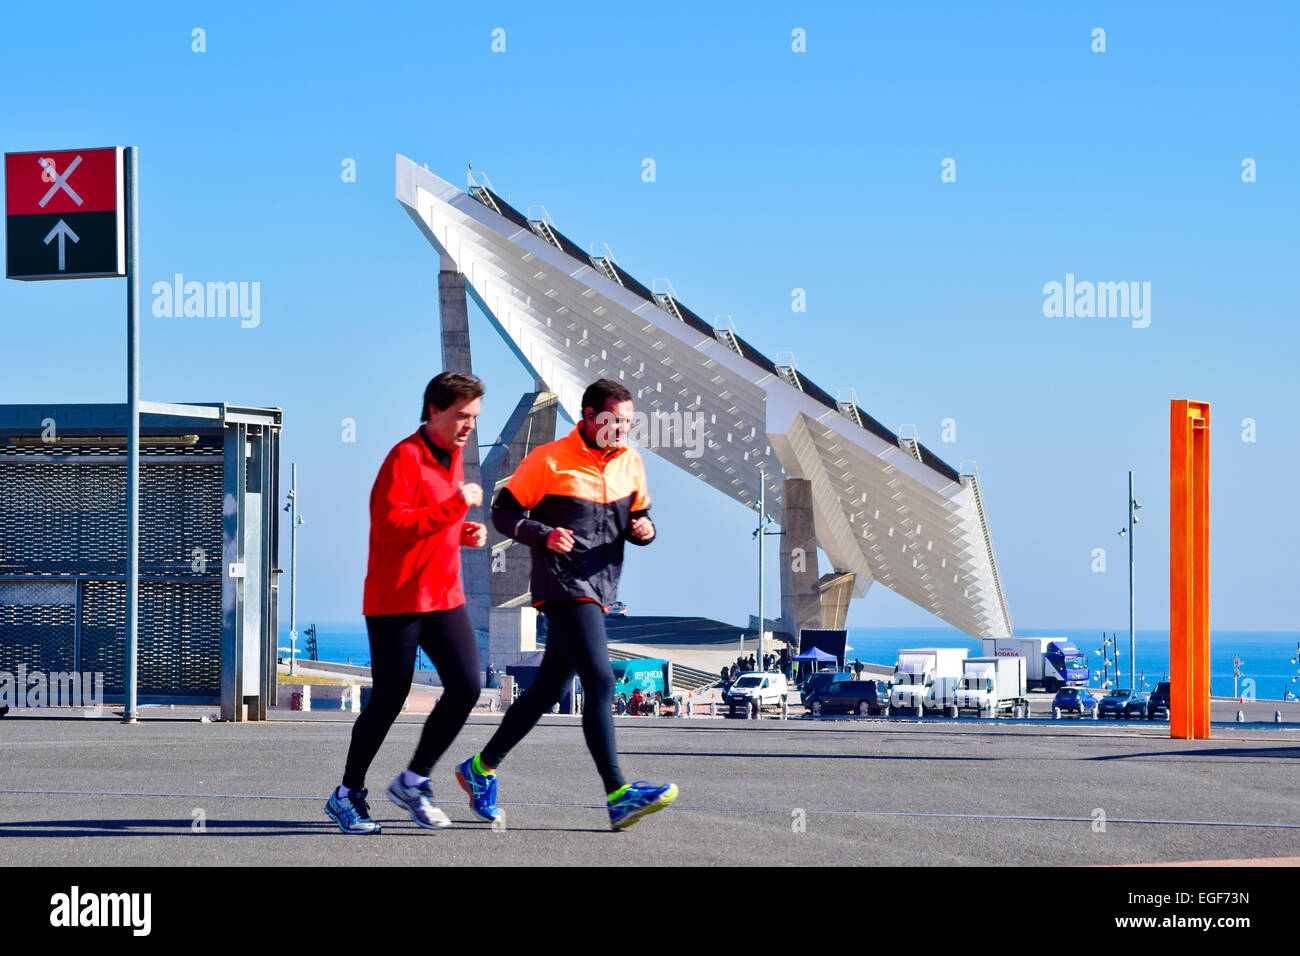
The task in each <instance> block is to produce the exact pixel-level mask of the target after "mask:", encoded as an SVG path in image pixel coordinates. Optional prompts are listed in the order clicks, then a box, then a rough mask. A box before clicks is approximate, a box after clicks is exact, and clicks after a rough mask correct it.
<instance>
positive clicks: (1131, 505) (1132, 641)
mask: <svg viewBox="0 0 1300 956" xmlns="http://www.w3.org/2000/svg"><path fill="white" fill-rule="evenodd" d="M1141 508H1142V506H1141V505H1140V504H1138V502H1137V499H1136V498H1134V497H1133V472H1131V471H1130V472H1129V473H1128V527H1126V528H1121V529H1120V532H1119V534H1120V537H1122V538H1123V537H1127V538H1128V657H1129V669H1128V687H1129V690H1133V671H1134V668H1133V664H1134V663H1135V662H1136V661H1137V639H1136V634H1135V632H1134V630H1133V611H1134V599H1133V526H1134V525H1135V524H1137V523H1138V516H1137V513H1138V511H1140V510H1141ZM1115 656H1116V659H1118V657H1119V649H1118V648H1116V650H1115ZM1115 682H1116V683H1117V684H1118V683H1119V665H1118V663H1117V664H1116V666H1115Z"/></svg>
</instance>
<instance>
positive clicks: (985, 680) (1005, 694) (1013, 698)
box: [957, 657, 1029, 717]
mask: <svg viewBox="0 0 1300 956" xmlns="http://www.w3.org/2000/svg"><path fill="white" fill-rule="evenodd" d="M1026 689H1027V683H1026V680H1025V659H1024V658H1023V657H968V658H966V660H965V661H964V662H963V664H962V677H961V683H960V684H958V685H957V713H958V714H962V713H966V712H973V713H974V714H975V716H977V717H997V716H998V715H999V714H1003V713H1005V714H1007V715H1008V716H1012V717H1014V716H1017V711H1019V713H1020V714H1023V715H1024V716H1026V717H1028V716H1029V698H1028V697H1026V696H1025V692H1026Z"/></svg>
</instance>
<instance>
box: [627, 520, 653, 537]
mask: <svg viewBox="0 0 1300 956" xmlns="http://www.w3.org/2000/svg"><path fill="white" fill-rule="evenodd" d="M654 536H655V526H654V524H653V523H652V522H651V521H650V519H649V518H647V517H645V516H642V517H640V518H633V519H632V537H634V538H636V539H637V540H638V541H649V540H650V539H651V538H653V537H654Z"/></svg>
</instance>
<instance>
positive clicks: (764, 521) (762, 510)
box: [740, 470, 797, 670]
mask: <svg viewBox="0 0 1300 956" xmlns="http://www.w3.org/2000/svg"><path fill="white" fill-rule="evenodd" d="M767 525H768V517H767V475H766V473H764V472H763V471H761V470H760V471H759V473H758V527H757V528H756V529H755V530H754V537H755V538H757V539H758V653H757V654H756V655H755V657H754V665H755V667H756V668H758V669H760V670H761V669H762V668H763V632H764V631H765V630H766V629H767V621H766V620H765V618H764V617H763V614H764V610H765V608H764V597H765V596H766V589H765V588H764V587H763V538H764V537H765V536H767V535H769V534H776V535H781V534H785V532H784V531H768V530H767ZM796 636H797V635H796ZM740 656H741V657H744V656H745V632H744V631H741V632H740Z"/></svg>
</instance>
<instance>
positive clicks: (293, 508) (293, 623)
mask: <svg viewBox="0 0 1300 956" xmlns="http://www.w3.org/2000/svg"><path fill="white" fill-rule="evenodd" d="M290 475H291V478H290V481H289V495H288V498H289V503H288V504H287V505H285V506H284V510H285V511H287V512H289V676H291V677H292V676H293V675H294V673H295V670H294V665H295V663H296V661H297V658H298V595H297V592H296V589H295V585H296V584H297V582H298V525H300V524H302V523H303V521H304V520H305V519H304V518H303V517H302V515H300V514H298V463H297V462H296V461H295V462H294V463H293V464H292V465H291V466H290Z"/></svg>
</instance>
